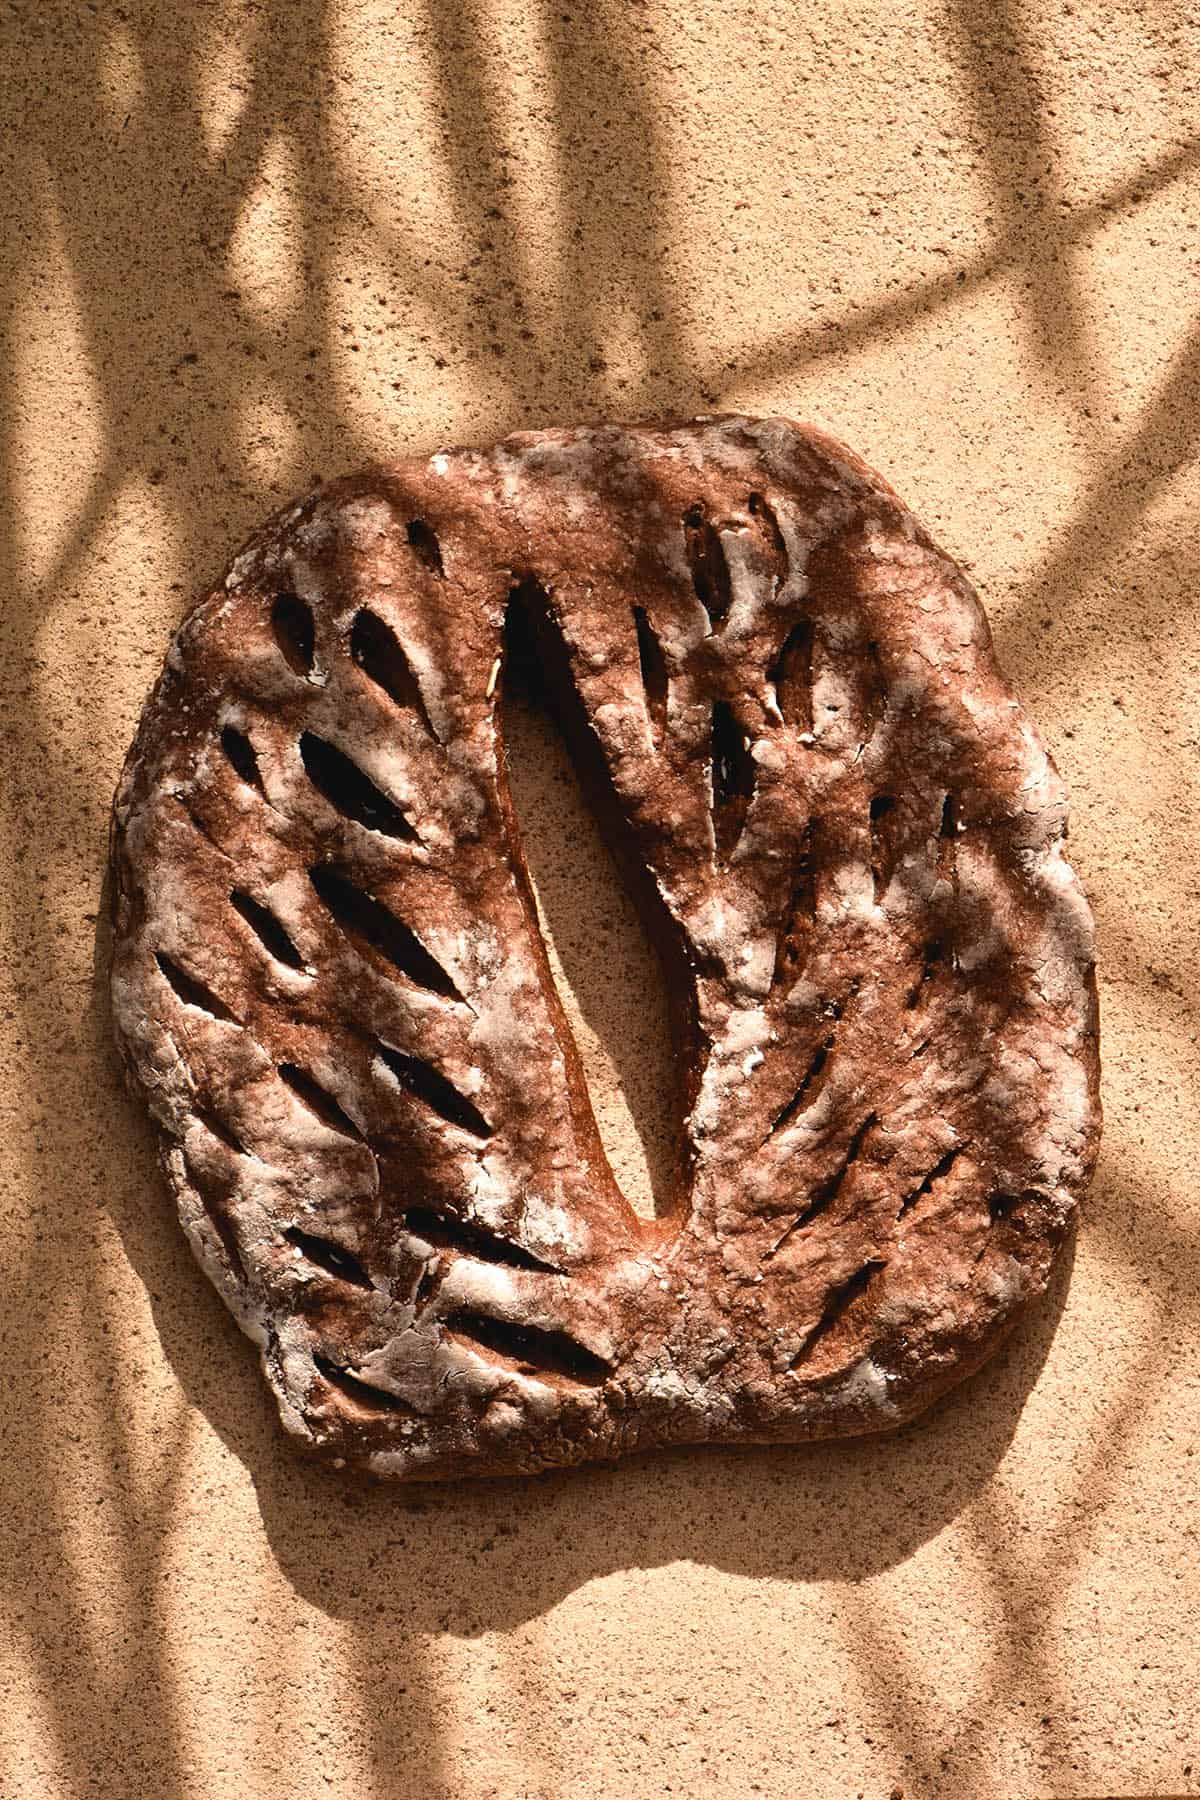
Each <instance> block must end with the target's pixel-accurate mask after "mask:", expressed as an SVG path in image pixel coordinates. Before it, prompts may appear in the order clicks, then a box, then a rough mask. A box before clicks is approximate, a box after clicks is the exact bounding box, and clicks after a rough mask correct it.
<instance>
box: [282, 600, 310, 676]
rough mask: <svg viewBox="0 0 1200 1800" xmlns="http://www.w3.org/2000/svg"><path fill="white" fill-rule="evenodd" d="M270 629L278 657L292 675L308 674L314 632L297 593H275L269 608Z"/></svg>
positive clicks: (307, 609) (308, 609)
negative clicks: (273, 601) (280, 657)
mask: <svg viewBox="0 0 1200 1800" xmlns="http://www.w3.org/2000/svg"><path fill="white" fill-rule="evenodd" d="M271 630H272V632H273V633H274V637H275V642H276V644H277V645H278V646H279V654H280V655H281V656H282V657H283V660H284V662H285V663H286V664H287V666H288V668H289V669H291V671H292V673H293V674H294V675H305V676H307V675H310V674H311V673H312V666H313V651H314V649H315V646H316V633H315V629H314V626H313V616H312V610H311V608H309V607H308V606H306V605H305V603H304V601H303V600H301V598H300V596H299V594H276V596H275V604H274V605H273V606H272V608H271Z"/></svg>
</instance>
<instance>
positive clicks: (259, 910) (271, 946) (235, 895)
mask: <svg viewBox="0 0 1200 1800" xmlns="http://www.w3.org/2000/svg"><path fill="white" fill-rule="evenodd" d="M229 902H230V905H231V906H232V907H233V909H234V911H235V912H237V913H240V915H241V916H242V918H243V919H245V921H246V923H247V925H248V926H249V927H250V929H251V931H252V932H253V933H254V935H255V937H256V938H257V939H258V941H259V943H260V944H261V945H262V947H263V949H264V950H265V951H266V952H267V955H268V956H272V957H274V959H275V961H276V962H281V963H283V964H285V965H286V967H287V968H289V969H303V968H304V966H305V963H304V958H303V957H302V956H301V954H300V952H299V951H298V950H297V948H296V946H295V944H293V942H292V940H291V938H290V937H289V936H288V934H287V932H286V931H285V930H284V927H283V926H282V925H281V924H280V922H279V920H278V919H277V918H276V917H275V914H274V913H273V912H272V911H271V909H270V907H269V906H263V905H262V903H261V902H260V901H258V900H256V899H255V898H254V896H253V894H248V893H247V892H246V890H245V889H244V888H233V889H231V890H230V895H229Z"/></svg>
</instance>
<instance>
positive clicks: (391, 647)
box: [350, 606, 440, 742]
mask: <svg viewBox="0 0 1200 1800" xmlns="http://www.w3.org/2000/svg"><path fill="white" fill-rule="evenodd" d="M350 654H351V656H352V657H353V658H354V661H355V662H356V663H357V665H358V667H359V668H360V669H361V670H362V672H363V674H364V675H366V676H368V677H369V678H370V679H371V680H372V681H373V682H374V683H375V685H376V687H381V688H382V689H383V691H384V693H385V694H386V695H387V696H388V698H389V700H393V701H394V702H395V704H396V705H397V706H405V707H408V708H409V710H410V711H412V712H414V713H416V715H417V717H418V718H419V719H420V721H421V723H422V725H423V726H424V727H425V730H426V731H427V732H428V733H429V735H430V737H431V738H433V739H434V740H435V741H438V742H440V740H439V739H438V734H437V732H436V731H435V730H434V728H433V722H432V720H431V719H430V717H429V714H428V712H427V711H426V709H425V700H424V697H423V695H422V693H421V689H420V685H419V683H418V681H417V678H416V676H415V675H414V674H413V670H412V664H411V663H410V662H409V660H408V657H407V656H406V654H405V651H404V646H403V644H401V642H400V639H399V638H398V637H397V636H396V634H395V632H394V631H393V630H392V628H391V626H390V625H389V624H388V623H387V621H386V620H385V619H381V618H380V616H379V614H378V613H376V612H372V611H371V609H370V607H369V606H364V607H361V608H360V609H359V611H358V612H356V613H355V615H354V623H353V625H352V626H351V627H350Z"/></svg>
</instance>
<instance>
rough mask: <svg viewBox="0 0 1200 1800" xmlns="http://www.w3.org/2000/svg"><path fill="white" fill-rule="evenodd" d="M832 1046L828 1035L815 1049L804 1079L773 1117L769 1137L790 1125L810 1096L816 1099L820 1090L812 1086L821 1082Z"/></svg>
mask: <svg viewBox="0 0 1200 1800" xmlns="http://www.w3.org/2000/svg"><path fill="white" fill-rule="evenodd" d="M833 1045H834V1039H833V1036H832V1034H830V1036H829V1037H827V1038H826V1039H825V1040H824V1042H823V1043H821V1044H819V1045H818V1046H817V1049H816V1051H815V1052H814V1054H813V1059H812V1061H811V1062H810V1063H809V1065H808V1068H807V1069H806V1070H805V1071H804V1077H803V1079H802V1081H801V1083H800V1086H799V1087H798V1088H797V1089H796V1091H795V1093H794V1094H793V1095H792V1097H791V1099H790V1100H789V1101H788V1103H787V1105H786V1106H785V1107H783V1108H781V1110H780V1111H779V1112H778V1113H777V1114H776V1115H775V1119H774V1121H773V1123H772V1125H771V1129H770V1131H769V1132H768V1134H767V1135H768V1136H769V1137H774V1136H775V1133H776V1132H777V1131H782V1130H783V1128H784V1126H785V1125H790V1124H791V1122H792V1120H793V1119H794V1118H795V1116H796V1114H797V1113H798V1112H799V1111H800V1108H801V1107H802V1106H803V1105H804V1102H805V1101H806V1100H807V1099H808V1098H809V1096H810V1094H811V1096H812V1099H814V1100H815V1099H816V1097H817V1093H818V1092H819V1091H820V1089H819V1088H814V1085H813V1084H814V1083H815V1082H821V1078H822V1076H824V1075H825V1074H826V1071H827V1068H828V1064H829V1052H830V1051H831V1050H832V1049H833ZM822 1085H824V1084H823V1083H822Z"/></svg>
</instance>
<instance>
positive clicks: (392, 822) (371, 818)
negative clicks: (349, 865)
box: [300, 731, 417, 842]
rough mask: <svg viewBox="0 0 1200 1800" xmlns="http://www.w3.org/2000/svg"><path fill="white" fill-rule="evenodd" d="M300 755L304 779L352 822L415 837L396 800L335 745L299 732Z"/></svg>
mask: <svg viewBox="0 0 1200 1800" xmlns="http://www.w3.org/2000/svg"><path fill="white" fill-rule="evenodd" d="M300 758H301V761H302V762H303V764H304V770H305V773H306V774H307V776H308V779H309V780H310V781H311V782H312V784H313V786H314V787H315V788H316V790H317V792H318V793H319V794H322V795H323V796H324V798H325V799H326V800H328V802H329V804H330V806H332V807H333V808H334V810H335V811H337V812H340V813H341V814H342V815H343V816H344V817H345V818H347V819H352V820H353V821H354V822H355V824H356V825H365V826H366V828H367V830H368V831H379V832H382V833H383V834H384V835H385V836H386V837H394V838H403V839H405V840H407V841H409V842H411V841H412V840H413V839H415V837H416V835H417V834H416V832H415V831H414V830H413V828H412V826H411V825H410V824H409V822H408V820H407V819H406V818H405V816H404V814H403V813H402V812H401V810H400V808H399V807H398V806H397V804H396V802H395V801H394V800H392V799H391V798H390V797H389V796H388V795H387V794H385V793H384V792H383V790H382V788H378V787H376V785H375V783H374V782H373V781H372V780H371V778H370V776H369V775H366V774H364V773H363V771H362V770H361V769H360V768H359V766H358V764H357V763H356V762H355V761H354V760H353V758H352V757H349V756H347V755H346V752H345V751H344V750H339V749H338V747H337V745H336V744H331V743H330V742H329V741H328V739H327V738H323V737H318V736H317V734H316V732H315V731H306V732H303V733H302V734H301V738H300Z"/></svg>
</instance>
